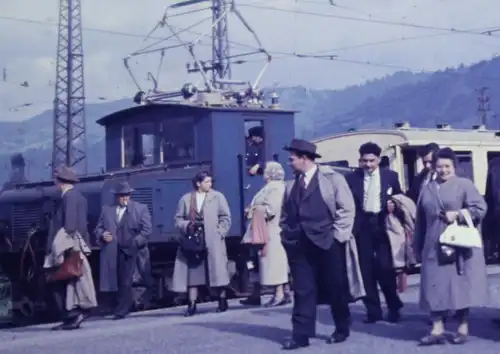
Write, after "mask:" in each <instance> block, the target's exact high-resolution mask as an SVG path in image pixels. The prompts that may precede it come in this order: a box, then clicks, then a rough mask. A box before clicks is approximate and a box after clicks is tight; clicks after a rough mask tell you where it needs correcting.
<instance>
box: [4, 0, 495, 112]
mask: <svg viewBox="0 0 500 354" xmlns="http://www.w3.org/2000/svg"><path fill="white" fill-rule="evenodd" d="M236 1H237V4H239V7H238V8H239V10H240V11H241V12H242V14H243V15H244V16H245V18H246V19H247V20H248V22H249V23H250V25H251V26H252V27H253V28H254V29H255V31H256V32H257V33H258V35H259V37H260V39H261V40H262V42H263V44H264V46H265V48H266V49H268V50H270V51H277V52H300V53H310V52H317V51H325V50H327V49H338V50H335V51H334V50H332V51H330V53H332V54H336V55H338V56H339V58H340V59H347V60H354V61H362V62H365V61H369V62H371V63H374V64H377V63H380V64H387V65H394V66H395V67H394V68H390V67H384V66H377V65H360V64H353V63H348V62H342V61H327V60H318V59H294V58H284V57H283V56H280V55H279V54H276V55H274V57H275V58H276V59H275V60H274V61H273V63H272V64H271V66H270V68H269V70H268V72H267V73H266V75H265V76H264V80H263V84H270V83H272V82H273V81H278V82H279V83H280V84H281V85H298V84H302V85H304V86H310V87H318V88H327V87H329V88H341V87H344V86H346V85H350V84H357V83H361V82H363V81H365V80H367V79H372V78H375V77H379V76H383V75H386V74H389V73H391V72H394V71H396V70H397V67H405V68H410V69H412V70H414V71H421V70H437V69H441V68H444V67H446V66H456V65H458V64H460V63H465V64H470V63H473V62H476V61H479V60H482V59H488V58H491V57H492V56H493V55H496V54H497V53H498V52H500V32H498V33H496V36H498V37H487V36H474V35H466V34H459V33H455V34H451V33H447V32H446V31H439V30H437V29H436V30H430V29H423V28H417V27H418V26H415V27H409V26H395V25H387V24H382V23H374V22H373V21H376V20H380V21H390V22H398V21H400V22H406V23H414V24H417V25H418V24H420V25H424V26H430V27H440V28H455V29H474V28H487V27H495V26H499V27H500V21H499V20H497V13H498V12H499V10H500V2H498V1H497V0H475V1H456V0H419V1H417V0H377V1H373V0H350V1H347V0H336V1H335V3H336V4H337V5H338V6H330V5H328V3H329V0H267V1H262V0H236ZM175 2H177V1H174V0H170V1H164V0H148V1H147V2H138V1H135V0H106V1H100V0H85V1H82V6H83V24H84V27H85V28H87V29H103V30H107V31H114V32H126V33H131V34H138V35H139V36H138V37H133V36H121V35H117V34H114V35H113V34H108V33H102V32H95V31H91V30H86V31H84V37H83V38H84V48H85V55H86V56H85V78H86V94H87V97H88V100H89V101H96V100H97V99H98V97H106V98H107V99H115V98H121V97H131V96H132V95H133V94H134V93H135V92H136V88H135V86H134V84H133V82H132V80H131V79H130V77H129V75H128V74H127V72H126V70H125V69H124V67H123V64H122V59H123V57H125V56H126V55H127V54H128V53H130V52H132V51H134V50H135V49H136V48H137V47H138V46H139V45H140V44H141V40H142V38H141V36H142V35H145V34H146V33H148V31H149V30H150V29H152V28H153V26H154V25H155V24H156V23H157V21H158V20H159V19H160V18H161V16H162V13H163V11H164V8H165V4H167V5H168V4H173V3H175ZM58 4H59V1H58V0H44V1H43V2H40V1H38V0H19V1H15V2H13V1H9V2H7V1H5V2H1V3H0V14H1V15H0V16H4V17H14V18H25V19H31V20H35V21H43V22H48V23H53V24H56V22H57V19H58V13H57V11H58ZM248 4H251V5H252V4H253V5H255V6H263V7H267V9H259V8H252V7H249V6H246V5H248ZM205 6H206V5H199V6H198V7H205ZM269 7H276V8H280V9H283V10H286V11H296V13H293V12H284V11H272V10H271V9H269ZM484 9H488V11H484ZM180 11H185V10H180ZM177 12H178V11H177ZM305 12H311V13H316V14H319V15H324V16H319V15H318V16H314V15H307V14H305ZM207 16H209V13H208V12H203V13H202V12H199V13H196V14H192V15H189V16H179V17H172V19H171V21H172V23H173V24H174V25H176V26H177V27H186V26H188V25H190V24H192V23H194V22H196V21H197V20H199V19H202V18H204V17H207ZM329 16H341V17H353V18H359V19H369V20H370V21H372V22H362V21H355V20H352V19H346V18H338V17H337V18H335V17H329ZM229 25H230V40H231V41H233V42H239V43H244V44H247V45H252V46H253V45H254V42H253V40H252V37H251V36H250V35H249V33H248V32H247V31H246V30H245V29H244V27H243V26H242V25H241V24H239V21H238V20H237V19H236V18H235V17H234V16H231V18H230V23H229ZM56 30H57V27H56V26H50V25H39V24H30V23H25V22H16V21H9V20H7V19H0V45H1V48H2V55H1V57H0V66H1V67H5V68H7V82H2V81H0V95H1V96H0V119H9V120H13V119H19V118H23V117H27V116H29V115H32V114H33V113H34V112H35V111H37V110H38V111H41V110H43V109H45V108H48V107H50V106H51V102H52V99H53V94H54V88H53V86H50V85H49V83H50V82H52V83H53V81H54V79H55V49H56V43H57V37H56V35H57V31H56ZM193 30H195V31H198V32H204V31H208V33H210V31H209V28H208V26H207V25H205V26H200V27H198V28H194V29H193ZM166 34H167V31H166V30H163V32H161V31H160V32H157V33H155V35H156V36H163V35H166ZM437 34H439V35H437ZM403 37H405V38H411V37H420V38H417V39H407V40H401V38H403ZM189 38H191V39H192V38H194V36H193V35H192V34H191V35H189ZM384 41H385V42H386V43H381V42H384ZM376 42H379V43H378V44H373V45H371V46H367V45H366V44H368V43H376ZM203 43H204V44H209V43H210V39H209V38H204V40H203ZM346 47H347V48H346ZM199 49H200V51H201V56H202V57H203V59H208V58H210V55H211V54H210V51H209V48H208V47H206V46H204V47H203V46H202V47H200V48H199ZM241 50H242V49H241V48H239V47H236V46H232V53H237V52H239V51H241ZM244 51H248V49H245V50H244ZM189 59H190V58H189V55H187V53H186V51H185V50H182V49H178V50H172V51H167V52H166V62H165V68H164V70H163V71H162V77H163V78H166V80H165V81H163V80H162V87H164V88H167V89H177V88H179V87H180V86H181V85H182V84H183V83H185V82H196V81H197V80H198V76H194V77H190V76H187V75H186V74H185V62H186V61H188V60H189ZM237 59H239V58H237ZM158 60H159V55H158V54H157V55H149V56H147V57H146V56H144V57H137V58H133V59H131V61H130V63H131V65H132V66H133V67H134V69H135V70H134V72H137V78H138V80H139V81H140V83H141V84H146V85H148V84H149V85H150V84H151V82H148V81H147V80H146V77H147V72H148V71H152V72H154V73H156V68H157V65H158ZM248 60H250V61H251V63H250V64H248V65H247V66H243V65H242V66H239V65H235V66H233V72H234V76H235V78H245V79H253V78H254V77H255V75H256V73H257V72H258V71H259V69H260V65H259V64H258V63H256V62H253V61H254V60H255V59H254V58H252V57H250V58H248ZM24 81H28V82H29V84H30V87H29V88H26V87H22V86H20V84H21V83H22V82H24ZM25 103H33V105H32V106H31V107H28V108H26V107H23V108H21V109H17V111H16V110H15V109H13V108H15V107H19V106H20V105H23V104H25Z"/></svg>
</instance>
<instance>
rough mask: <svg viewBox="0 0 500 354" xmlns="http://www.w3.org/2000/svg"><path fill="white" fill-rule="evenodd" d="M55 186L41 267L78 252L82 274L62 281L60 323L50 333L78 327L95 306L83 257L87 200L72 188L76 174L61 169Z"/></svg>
mask: <svg viewBox="0 0 500 354" xmlns="http://www.w3.org/2000/svg"><path fill="white" fill-rule="evenodd" d="M55 179H56V185H57V187H58V188H59V189H60V190H61V194H62V196H61V200H60V204H59V206H58V207H57V210H56V212H55V215H54V218H53V220H52V225H51V228H50V231H49V238H48V240H47V250H46V254H47V255H46V257H45V262H44V268H46V269H51V268H56V267H58V266H60V265H61V264H62V263H63V262H64V259H65V256H66V255H67V253H68V252H67V251H69V250H73V251H78V252H80V257H81V258H82V261H83V272H82V275H81V276H80V277H79V278H77V279H75V280H70V281H67V282H66V286H65V290H66V291H65V302H66V311H67V314H66V316H65V319H64V321H63V322H62V323H61V324H59V325H57V326H55V327H53V328H52V329H53V330H61V329H64V330H71V329H77V328H79V327H80V325H81V324H82V322H83V321H84V320H85V318H87V317H88V315H89V313H90V309H92V308H93V307H96V306H97V300H96V293H95V288H94V281H93V279H92V271H91V268H90V264H89V262H88V260H87V256H88V255H90V253H91V250H90V247H89V246H88V245H89V236H88V229H87V200H86V199H85V197H83V196H82V194H81V193H80V192H79V191H78V190H76V189H75V188H74V185H75V184H76V183H77V182H78V178H77V175H76V172H75V171H74V170H73V169H71V168H69V167H66V166H61V167H59V168H58V169H57V171H56V173H55Z"/></svg>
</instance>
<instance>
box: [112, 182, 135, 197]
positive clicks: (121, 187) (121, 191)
mask: <svg viewBox="0 0 500 354" xmlns="http://www.w3.org/2000/svg"><path fill="white" fill-rule="evenodd" d="M134 190H135V189H133V188H131V187H130V185H129V184H128V183H127V182H118V183H117V184H116V186H115V188H114V189H113V194H115V195H128V194H130V193H132V192H133V191H134Z"/></svg>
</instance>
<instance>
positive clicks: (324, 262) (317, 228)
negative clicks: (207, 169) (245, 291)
mask: <svg viewBox="0 0 500 354" xmlns="http://www.w3.org/2000/svg"><path fill="white" fill-rule="evenodd" d="M285 150H288V151H290V163H291V165H292V168H293V169H294V171H295V172H296V174H297V179H296V180H295V182H291V183H288V185H287V186H286V190H285V198H284V204H283V211H282V221H281V228H282V242H283V245H284V246H285V249H286V251H287V255H288V261H289V264H290V271H291V273H292V278H293V284H294V306H293V314H292V325H293V335H292V337H291V338H289V339H287V340H285V342H284V343H283V346H282V348H283V349H285V350H292V349H298V348H300V347H306V346H308V345H309V338H311V337H314V336H315V335H316V333H315V331H316V328H315V327H316V305H317V304H318V302H319V299H322V301H321V303H327V304H328V305H330V308H331V311H332V316H333V320H334V322H335V331H334V332H333V333H332V335H331V336H330V337H329V338H328V340H327V343H340V342H343V341H345V340H346V339H347V338H348V337H349V335H350V322H351V317H350V312H349V301H351V300H353V299H358V298H360V297H362V296H364V295H365V292H364V287H363V281H362V277H361V270H360V267H359V262H358V257H357V248H356V243H355V240H354V238H353V235H352V227H353V224H354V215H355V206H354V200H353V196H352V193H351V191H350V190H349V186H348V185H347V182H346V180H345V178H344V176H343V175H341V174H339V173H337V172H335V171H334V170H333V169H332V168H330V167H328V166H318V165H317V164H315V163H314V160H315V159H316V158H319V157H321V156H320V155H319V154H318V153H317V152H316V145H314V144H312V143H310V142H308V141H305V140H299V139H294V140H292V143H291V144H290V146H288V147H286V148H285Z"/></svg>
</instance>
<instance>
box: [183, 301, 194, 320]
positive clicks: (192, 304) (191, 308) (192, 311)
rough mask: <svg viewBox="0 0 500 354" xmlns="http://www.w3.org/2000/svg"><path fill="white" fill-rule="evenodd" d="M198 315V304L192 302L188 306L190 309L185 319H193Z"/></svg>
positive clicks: (185, 314)
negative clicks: (192, 317)
mask: <svg viewBox="0 0 500 354" xmlns="http://www.w3.org/2000/svg"><path fill="white" fill-rule="evenodd" d="M195 314H196V302H191V303H190V304H189V305H188V308H187V309H186V312H184V317H191V316H194V315H195Z"/></svg>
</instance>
